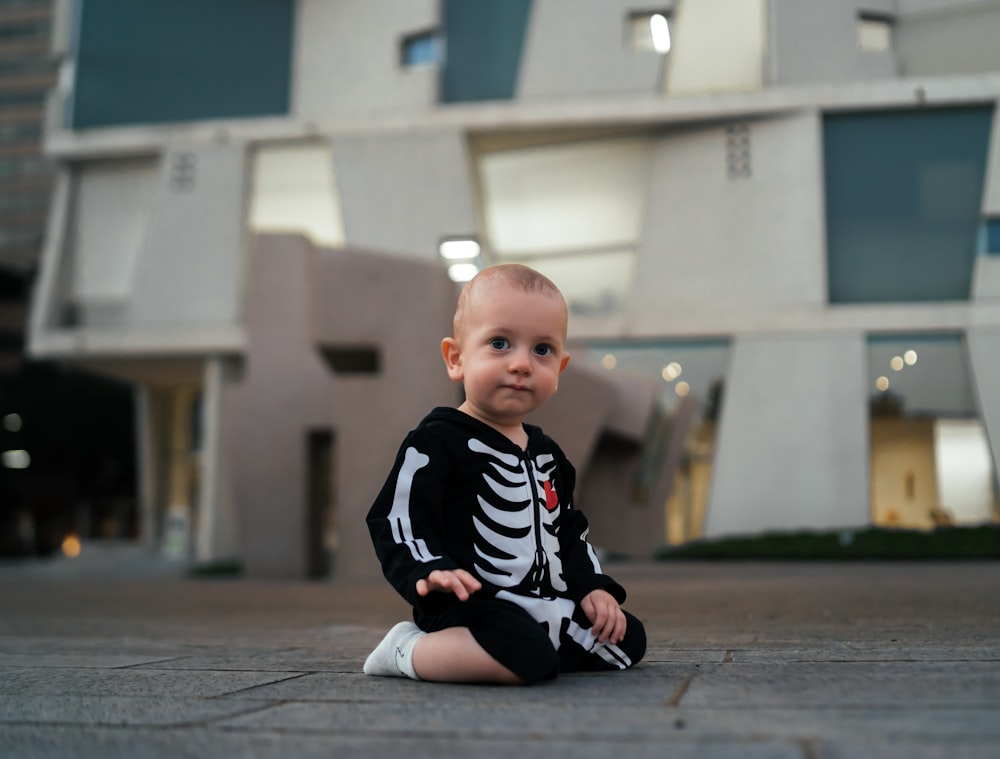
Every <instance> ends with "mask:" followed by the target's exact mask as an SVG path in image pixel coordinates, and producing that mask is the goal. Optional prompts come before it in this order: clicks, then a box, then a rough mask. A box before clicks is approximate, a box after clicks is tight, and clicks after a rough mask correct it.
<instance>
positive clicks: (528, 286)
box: [451, 264, 566, 337]
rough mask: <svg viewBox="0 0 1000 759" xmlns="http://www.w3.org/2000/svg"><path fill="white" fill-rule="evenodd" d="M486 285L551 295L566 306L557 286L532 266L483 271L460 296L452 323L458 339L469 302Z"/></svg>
mask: <svg viewBox="0 0 1000 759" xmlns="http://www.w3.org/2000/svg"><path fill="white" fill-rule="evenodd" d="M484 285H507V286H511V287H515V288H517V289H519V290H521V291H523V292H526V293H539V294H541V295H550V296H552V297H553V298H557V299H558V300H560V301H562V303H563V306H565V305H566V299H565V298H564V297H563V294H562V291H561V290H560V289H559V288H558V287H556V284H555V283H554V282H553V281H552V280H551V279H549V278H548V277H546V276H545V275H544V274H542V273H541V272H539V271H535V270H534V269H532V268H531V267H530V266H525V265H524V264H498V265H496V266H491V267H489V268H488V269H483V270H482V271H481V272H479V273H478V274H477V275H476V276H475V277H473V278H472V279H471V280H470V281H469V282H468V283H466V285H465V287H463V288H462V291H461V292H460V293H459V294H458V305H456V306H455V316H454V317H453V318H452V321H451V333H452V336H453V337H458V332H459V329H458V328H459V325H461V323H462V322H463V321H464V320H465V312H466V310H467V309H468V307H469V301H470V300H471V299H472V296H473V295H474V294H475V292H476V290H478V289H480V288H481V287H483V286H484Z"/></svg>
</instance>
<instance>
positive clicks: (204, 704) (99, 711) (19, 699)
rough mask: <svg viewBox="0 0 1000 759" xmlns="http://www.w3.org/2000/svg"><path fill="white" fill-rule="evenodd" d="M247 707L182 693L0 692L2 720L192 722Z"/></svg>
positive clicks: (97, 722) (212, 719)
mask: <svg viewBox="0 0 1000 759" xmlns="http://www.w3.org/2000/svg"><path fill="white" fill-rule="evenodd" d="M245 711H247V707H246V704H245V703H243V702H231V701H225V700H220V699H204V698H189V697H187V698H180V697H178V696H128V697H125V696H105V697H98V696H53V695H48V694H46V695H20V696H0V723H4V722H6V723H18V722H23V723H34V724H40V723H48V724H66V723H77V724H81V725H133V726H136V725H147V726H148V725H160V726H165V725H190V724H204V723H206V722H211V721H214V720H217V719H220V718H223V717H232V716H234V715H237V714H241V713H243V712H245Z"/></svg>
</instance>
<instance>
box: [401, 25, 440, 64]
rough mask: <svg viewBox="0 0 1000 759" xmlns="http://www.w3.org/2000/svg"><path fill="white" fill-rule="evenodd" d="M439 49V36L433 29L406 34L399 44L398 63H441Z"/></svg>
mask: <svg viewBox="0 0 1000 759" xmlns="http://www.w3.org/2000/svg"><path fill="white" fill-rule="evenodd" d="M441 49H442V46H441V38H440V37H439V36H438V33H437V30H435V29H431V30H427V31H423V32H417V33H415V34H408V35H406V36H405V37H403V39H402V41H401V42H400V44H399V65H400V66H402V67H403V68H412V67H414V66H435V65H437V64H439V63H441Z"/></svg>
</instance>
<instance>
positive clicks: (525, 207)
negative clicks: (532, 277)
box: [479, 140, 653, 256]
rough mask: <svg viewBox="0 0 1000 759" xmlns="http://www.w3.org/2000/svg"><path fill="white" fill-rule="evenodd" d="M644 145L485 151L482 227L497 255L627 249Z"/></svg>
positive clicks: (633, 235)
mask: <svg viewBox="0 0 1000 759" xmlns="http://www.w3.org/2000/svg"><path fill="white" fill-rule="evenodd" d="M652 146H653V143H652V141H650V140H604V141H599V142H588V143H577V144H573V145H560V146H556V147H549V148H534V149H529V150H511V151H503V152H498V153H491V154H487V155H485V156H483V157H482V159H481V160H480V164H479V166H480V172H481V179H482V187H483V199H484V205H485V216H486V229H487V233H488V236H489V241H490V248H491V250H492V251H493V252H494V253H496V254H498V255H502V256H514V255H518V254H531V253H547V252H554V251H567V250H572V249H590V250H592V249H595V248H621V247H631V246H634V245H635V243H636V241H637V240H638V238H639V234H640V230H641V225H642V211H643V207H644V201H645V189H646V176H647V172H648V167H649V163H650V157H651V153H652Z"/></svg>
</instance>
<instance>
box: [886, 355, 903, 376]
mask: <svg viewBox="0 0 1000 759" xmlns="http://www.w3.org/2000/svg"><path fill="white" fill-rule="evenodd" d="M889 366H891V367H892V368H893V369H894V370H895V371H897V372H898V371H900V370H902V368H903V357H902V356H893V357H892V359H891V360H890V361H889Z"/></svg>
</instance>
